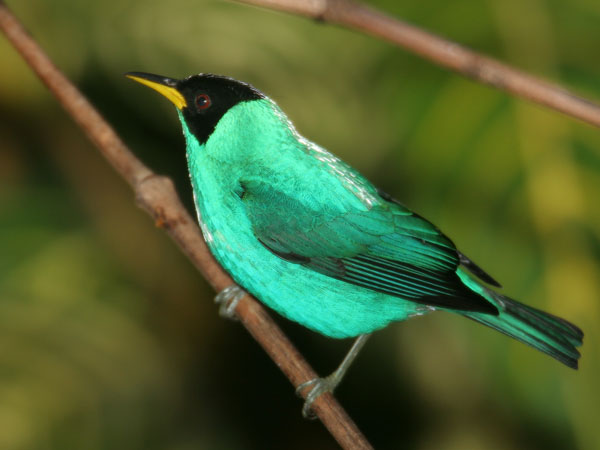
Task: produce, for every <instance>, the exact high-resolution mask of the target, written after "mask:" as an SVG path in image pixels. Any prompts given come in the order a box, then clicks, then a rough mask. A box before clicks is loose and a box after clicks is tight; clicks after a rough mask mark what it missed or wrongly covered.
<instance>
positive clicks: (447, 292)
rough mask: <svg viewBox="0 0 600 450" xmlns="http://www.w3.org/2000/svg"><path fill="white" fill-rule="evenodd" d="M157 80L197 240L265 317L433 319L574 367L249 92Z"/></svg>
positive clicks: (370, 327) (366, 322) (428, 228)
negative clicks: (167, 101) (460, 323)
mask: <svg viewBox="0 0 600 450" xmlns="http://www.w3.org/2000/svg"><path fill="white" fill-rule="evenodd" d="M166 80H169V83H171V82H172V83H173V84H172V86H173V88H174V89H176V90H177V92H180V93H181V94H182V95H183V97H184V98H185V100H186V106H185V107H183V108H180V109H179V115H180V119H181V122H182V125H183V130H184V134H185V138H186V143H187V158H188V164H189V170H190V176H191V180H192V185H193V189H194V194H195V202H196V207H197V211H198V216H199V221H200V224H201V227H202V231H203V233H204V237H205V239H206V241H207V243H208V245H209V247H210V249H211V251H212V252H213V254H214V255H215V257H216V258H217V260H218V261H219V263H220V264H221V265H222V266H223V267H224V268H225V269H226V270H227V271H228V272H229V273H230V274H231V275H232V277H233V278H234V279H235V281H236V282H237V283H238V284H239V285H240V286H242V287H243V288H245V289H246V290H248V291H249V292H251V293H252V294H254V295H255V296H256V297H257V298H259V299H260V300H261V301H262V302H264V303H265V304H266V305H268V306H269V307H271V308H273V309H274V310H276V311H278V312H279V313H280V314H282V315H284V316H286V317H288V318H289V319H291V320H294V321H296V322H299V323H301V324H303V325H305V326H306V327H308V328H311V329H313V330H315V331H318V332H320V333H322V334H325V335H327V336H331V337H336V338H342V337H351V336H357V335H359V334H364V333H369V332H372V331H374V330H377V329H379V328H382V327H384V326H386V325H387V324H388V323H390V322H395V321H402V320H405V319H407V318H410V317H413V316H415V315H421V314H425V313H429V312H432V311H435V310H446V311H451V312H454V313H458V314H462V315H464V316H466V317H469V318H471V319H473V320H476V321H478V322H480V323H483V324H485V325H487V326H489V327H492V328H494V329H496V330H498V331H501V332H503V333H505V334H507V335H509V336H512V337H514V338H516V339H518V340H520V341H522V342H524V343H526V344H529V345H531V346H533V347H535V348H537V349H538V350H541V351H543V352H545V353H547V354H549V355H551V356H553V357H554V358H556V359H558V360H559V361H561V362H563V363H565V364H566V365H568V366H570V367H576V366H577V359H578V357H579V353H578V352H577V350H576V348H575V347H577V346H579V345H581V340H582V337H583V334H582V333H581V331H580V330H579V329H578V328H577V327H575V326H574V325H571V324H569V323H568V322H566V321H564V320H562V319H559V318H556V317H554V316H551V315H549V314H546V313H543V312H541V311H538V310H535V309H533V308H529V307H526V306H524V305H522V304H520V303H518V302H515V301H514V300H511V299H508V298H506V297H504V296H502V295H500V294H497V293H496V292H494V291H492V290H491V289H490V288H488V287H486V286H485V285H484V284H483V283H482V282H479V281H476V279H475V278H474V277H472V276H470V275H469V274H467V272H466V270H468V271H470V272H471V273H472V274H474V275H475V276H477V277H479V278H480V279H481V280H482V281H484V282H487V283H491V284H496V283H495V281H494V280H493V279H492V278H491V277H490V276H489V275H487V274H486V273H485V272H483V271H482V270H481V269H480V268H479V267H478V266H477V265H475V264H474V263H473V262H472V261H470V260H469V259H468V258H467V257H465V256H464V255H463V254H462V253H460V252H459V251H458V250H457V249H456V247H455V246H454V244H453V243H452V241H451V240H450V239H448V238H447V237H446V236H445V235H444V234H442V233H441V232H440V231H439V230H438V229H437V228H436V227H435V226H434V225H432V224H431V223H430V222H428V221H427V220H425V219H423V218H422V217H420V216H418V215H416V214H414V213H412V212H411V211H409V210H408V209H407V208H405V207H404V206H402V205H401V204H399V203H398V202H396V201H395V200H393V199H391V198H390V197H389V196H387V195H385V194H384V193H382V192H379V191H378V190H377V189H376V188H375V187H374V186H373V185H372V184H371V183H370V182H369V181H368V180H366V179H365V178H364V177H363V176H362V175H361V174H360V173H359V172H357V171H356V170H354V169H353V168H351V167H350V166H348V165H347V164H345V163H344V162H342V161H341V160H339V159H338V158H336V157H335V156H333V155H332V154H331V153H329V152H327V151H326V150H324V149H323V148H321V147H319V146H317V145H315V144H314V143H312V142H310V141H308V140H306V139H304V138H303V137H301V136H300V135H299V134H298V133H297V132H296V131H295V129H294V127H293V126H292V124H291V123H290V122H289V121H288V119H287V118H286V116H285V115H284V114H283V112H282V111H281V110H280V109H279V108H278V107H277V105H276V104H275V103H274V102H272V101H271V100H270V99H268V98H266V97H265V96H264V95H262V94H261V93H260V92H258V91H256V90H255V89H254V88H252V87H250V86H248V85H246V84H243V83H239V82H236V81H235V80H231V79H228V78H224V77H215V76H210V75H199V76H195V77H190V78H188V79H186V80H182V81H176V80H170V79H166ZM163 84H166V82H165V83H163ZM199 95H207V96H209V97H210V99H211V105H209V106H210V107H207V108H206V109H205V102H204V100H202V102H201V103H202V104H201V107H200V106H198V103H197V101H198V99H199V98H200V97H199ZM203 98H204V97H202V99H203ZM219 106H223V107H222V108H221V109H218V107H219ZM210 108H214V109H212V110H211V109H210ZM465 269H466V270H465Z"/></svg>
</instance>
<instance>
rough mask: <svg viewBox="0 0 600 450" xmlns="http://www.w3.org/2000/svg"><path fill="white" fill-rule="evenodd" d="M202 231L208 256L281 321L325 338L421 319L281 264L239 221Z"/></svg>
mask: <svg viewBox="0 0 600 450" xmlns="http://www.w3.org/2000/svg"><path fill="white" fill-rule="evenodd" d="M207 219H208V218H207ZM201 225H202V229H203V233H204V235H205V239H206V241H207V243H208V245H209V248H210V250H211V252H212V253H213V255H214V256H215V258H216V259H217V260H218V261H219V263H220V264H221V265H222V266H223V267H224V268H225V270H226V271H227V272H228V273H229V274H230V275H231V276H232V277H233V279H234V280H235V282H236V283H237V284H239V285H240V286H242V287H243V288H244V289H246V290H247V291H248V292H250V293H251V294H253V295H254V296H255V297H257V298H258V299H259V300H260V301H261V302H263V303H264V304H266V305H267V306H269V307H270V308H272V309H274V310H275V311H277V312H278V313H280V314H281V315H283V316H285V317H287V318H288V319H290V320H293V321H295V322H298V323H300V324H302V325H304V326H306V327H308V328H310V329H312V330H314V331H317V332H319V333H321V334H324V335H326V336H330V337H335V338H345V337H353V336H357V335H359V334H363V333H370V332H372V331H375V330H377V329H379V328H382V327H384V326H386V325H387V324H388V323H389V322H391V321H400V320H404V319H406V318H408V317H411V316H414V315H418V314H422V313H423V311H422V309H423V307H422V306H420V305H417V304H415V303H414V302H410V301H406V300H403V299H400V298H397V297H392V296H389V295H386V294H382V293H379V292H375V291H372V290H370V289H366V288H362V287H359V286H355V285H352V284H349V283H346V282H344V281H340V280H337V279H334V278H331V277H328V276H326V275H323V274H320V273H318V272H315V271H313V270H311V269H308V268H306V267H304V266H302V265H300V264H296V263H291V262H288V261H285V260H283V259H281V258H280V257H278V256H276V255H274V254H273V253H271V252H270V251H269V250H268V249H266V248H265V247H264V246H263V245H262V244H261V243H260V242H259V241H258V240H257V239H256V238H255V236H254V234H253V233H252V230H251V228H250V226H249V224H245V223H244V220H243V219H242V218H240V220H231V217H230V218H229V220H228V221H227V222H222V223H215V221H214V220H211V219H208V220H206V221H204V222H202V221H201Z"/></svg>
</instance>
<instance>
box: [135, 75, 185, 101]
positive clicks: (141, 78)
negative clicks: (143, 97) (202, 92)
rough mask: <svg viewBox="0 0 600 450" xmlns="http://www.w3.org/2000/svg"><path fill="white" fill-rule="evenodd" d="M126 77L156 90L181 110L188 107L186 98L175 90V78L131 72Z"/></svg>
mask: <svg viewBox="0 0 600 450" xmlns="http://www.w3.org/2000/svg"><path fill="white" fill-rule="evenodd" d="M125 76H126V77H127V78H131V79H132V80H133V81H137V82H138V83H141V84H144V85H146V86H148V87H149V88H152V89H154V90H155V91H156V92H158V93H159V94H162V95H164V96H165V97H167V98H168V99H169V100H171V102H172V103H173V104H174V105H175V106H176V107H177V108H178V109H180V110H181V109H183V108H185V107H186V106H187V102H186V101H185V98H184V97H183V95H181V92H179V91H178V90H177V89H176V88H175V86H176V84H177V80H174V79H173V78H167V77H162V76H160V75H153V74H151V73H144V72H129V73H126V74H125Z"/></svg>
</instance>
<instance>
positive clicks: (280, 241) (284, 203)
mask: <svg viewBox="0 0 600 450" xmlns="http://www.w3.org/2000/svg"><path fill="white" fill-rule="evenodd" d="M258 191H259V192H260V194H258V195H255V194H253V193H252V192H250V193H249V195H245V196H244V197H243V201H244V204H245V207H246V212H247V215H248V218H249V219H250V222H251V223H252V228H253V232H254V234H255V236H256V238H257V239H258V240H259V241H260V242H261V243H262V244H263V245H264V246H265V247H266V248H267V249H269V250H270V251H271V252H272V253H273V254H275V255H277V256H278V257H280V258H282V259H285V260H287V261H289V262H293V263H296V264H301V265H303V266H305V267H307V268H310V269H312V270H314V271H316V272H319V273H321V274H324V275H327V276H330V277H332V278H336V279H338V280H342V281H345V282H347V283H352V284H355V285H358V286H362V287H366V288H369V289H372V290H375V291H379V292H383V293H386V294H389V295H393V296H397V297H401V298H403V299H407V300H411V301H414V302H416V303H421V304H426V305H431V306H437V307H443V308H449V309H455V310H464V311H478V312H486V313H490V314H498V311H497V310H496V308H495V307H494V306H493V305H492V304H490V303H489V302H488V301H487V300H485V299H484V298H483V297H481V296H479V295H478V294H476V293H474V292H473V291H472V290H470V289H469V288H467V287H466V286H465V285H464V284H463V283H462V281H461V280H460V279H459V277H458V276H457V274H456V269H457V267H458V265H459V264H460V256H459V255H460V254H459V253H458V252H457V250H456V248H455V246H454V244H453V243H452V242H451V241H450V240H449V239H448V238H447V237H446V236H444V235H443V234H442V233H441V232H440V231H439V230H438V229H437V228H436V227H435V226H434V225H432V224H431V223H430V222H428V221H426V220H425V219H423V218H422V217H420V216H418V215H415V214H413V213H412V212H410V211H409V210H408V209H406V208H404V207H403V206H401V205H399V204H394V203H391V202H389V201H388V202H384V201H382V202H381V204H379V205H374V206H373V207H372V208H371V209H369V210H358V209H346V210H342V211H340V209H341V208H335V207H333V208H326V207H325V208H323V205H319V207H318V209H317V210H315V209H313V207H311V205H310V204H307V203H302V202H301V201H299V200H297V199H295V198H293V197H290V196H288V195H286V194H285V193H283V192H280V191H277V190H276V189H275V188H272V187H270V186H266V185H262V186H261V188H260V189H259V190H258ZM383 200H386V199H385V198H384V199H383Z"/></svg>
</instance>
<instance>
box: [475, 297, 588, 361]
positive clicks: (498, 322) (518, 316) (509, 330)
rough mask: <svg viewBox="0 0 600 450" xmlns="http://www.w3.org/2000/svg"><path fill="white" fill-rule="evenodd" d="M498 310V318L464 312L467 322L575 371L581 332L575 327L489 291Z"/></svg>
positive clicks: (581, 337)
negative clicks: (530, 348)
mask: <svg viewBox="0 0 600 450" xmlns="http://www.w3.org/2000/svg"><path fill="white" fill-rule="evenodd" d="M485 291H486V293H487V294H488V295H489V296H491V297H492V298H493V300H494V303H495V304H496V306H498V309H499V310H500V314H499V315H498V316H490V315H486V314H481V313H463V315H464V316H466V317H468V318H469V319H472V320H475V321H477V322H479V323H482V324H484V325H487V326H488V327H491V328H493V329H495V330H497V331H500V332H501V333H504V334H506V335H508V336H511V337H513V338H515V339H517V340H519V341H521V342H523V343H525V344H527V345H530V346H532V347H533V348H536V349H538V350H540V351H542V352H544V353H546V354H548V355H550V356H552V357H553V358H555V359H557V360H558V361H560V362H562V363H563V364H565V365H567V366H569V367H572V368H573V369H577V365H578V362H577V361H578V359H579V356H580V354H579V351H578V350H577V348H576V347H579V346H580V345H582V341H583V332H582V331H581V330H580V329H579V328H578V327H576V326H575V325H573V324H571V323H569V322H567V321H566V320H564V319H561V318H560V317H556V316H553V315H552V314H548V313H545V312H543V311H540V310H539V309H535V308H532V307H530V306H526V305H524V304H522V303H519V302H517V301H516V300H513V299H510V298H508V297H505V296H503V295H500V294H498V293H496V292H493V291H491V290H489V289H485Z"/></svg>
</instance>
